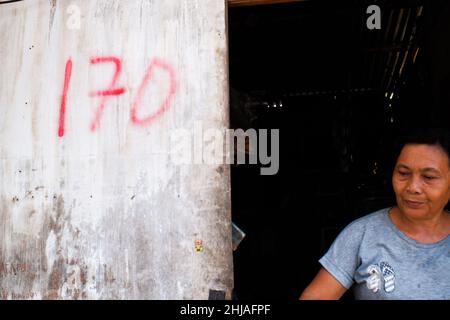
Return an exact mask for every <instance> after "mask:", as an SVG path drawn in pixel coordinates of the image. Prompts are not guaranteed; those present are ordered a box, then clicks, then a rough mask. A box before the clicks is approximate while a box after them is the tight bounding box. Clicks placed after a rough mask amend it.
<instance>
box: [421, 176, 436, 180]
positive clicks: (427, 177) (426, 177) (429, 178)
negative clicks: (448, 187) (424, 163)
mask: <svg viewBox="0 0 450 320" xmlns="http://www.w3.org/2000/svg"><path fill="white" fill-rule="evenodd" d="M424 178H425V179H426V180H434V179H436V177H432V176H424Z"/></svg>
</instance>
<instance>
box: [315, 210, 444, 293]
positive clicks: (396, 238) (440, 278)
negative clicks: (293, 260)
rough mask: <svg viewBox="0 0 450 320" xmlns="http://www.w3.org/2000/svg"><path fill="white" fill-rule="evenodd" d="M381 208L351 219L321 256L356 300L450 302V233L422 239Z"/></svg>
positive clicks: (321, 260)
mask: <svg viewBox="0 0 450 320" xmlns="http://www.w3.org/2000/svg"><path fill="white" fill-rule="evenodd" d="M388 211H389V209H388V208H386V209H382V210H379V211H377V212H374V213H372V214H369V215H367V216H364V217H362V218H359V219H357V220H355V221H353V222H352V223H350V224H349V225H348V226H347V227H346V228H345V229H344V230H343V231H342V232H341V233H340V234H339V236H338V237H337V238H336V240H335V241H334V242H333V244H332V245H331V247H330V249H329V250H328V252H327V253H326V254H325V255H324V256H323V257H322V258H321V259H320V261H319V262H320V263H321V264H322V266H323V267H324V268H325V269H326V270H327V271H328V272H330V273H331V274H332V275H333V276H334V277H335V278H336V279H337V280H338V281H339V282H340V283H341V284H342V285H343V286H344V287H346V288H347V289H349V288H350V287H351V286H352V285H353V284H354V293H355V298H356V299H358V300H380V299H381V300H382V299H414V300H428V299H433V300H438V299H439V300H440V299H446V300H450V236H447V237H446V238H445V239H443V240H441V241H439V242H436V243H432V244H423V243H419V242H417V241H415V240H413V239H411V238H409V237H408V236H406V235H405V234H404V233H403V232H401V231H400V230H399V229H398V228H397V227H396V226H395V225H394V224H393V223H392V221H391V219H390V217H389V215H388Z"/></svg>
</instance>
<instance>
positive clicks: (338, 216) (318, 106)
mask: <svg viewBox="0 0 450 320" xmlns="http://www.w3.org/2000/svg"><path fill="white" fill-rule="evenodd" d="M371 4H376V5H378V6H380V8H381V19H382V23H381V29H380V30H377V29H375V30H369V29H368V28H367V27H366V20H367V18H368V16H369V14H367V13H366V8H367V7H368V6H369V5H371ZM228 28H229V50H230V51H229V66H230V109H231V128H242V129H248V128H255V129H259V128H279V129H280V169H279V171H278V173H277V174H276V175H273V176H262V175H260V171H259V166H258V165H239V166H235V165H233V166H232V171H231V190H232V218H233V222H234V223H235V224H236V225H237V226H238V227H240V228H241V229H242V230H243V231H244V232H245V233H246V237H245V238H244V240H243V241H242V242H241V244H240V245H239V247H238V248H237V250H236V251H235V252H234V274H235V291H234V293H235V295H234V297H235V299H253V298H262V299H264V298H268V299H297V298H298V297H299V295H300V293H301V292H302V290H303V289H304V288H305V287H306V286H307V285H308V283H309V282H310V281H311V280H312V279H313V277H314V276H315V274H316V273H317V271H318V270H319V267H320V266H319V263H318V259H319V258H320V257H321V256H322V255H323V254H324V253H325V251H326V250H327V248H328V247H329V245H330V244H331V242H332V241H333V239H334V238H335V237H336V235H337V234H338V233H339V231H341V230H342V228H343V227H344V226H345V225H346V224H348V223H349V222H350V221H352V220H354V219H355V218H358V217H360V216H362V215H365V214H367V213H370V212H373V211H375V210H377V209H381V208H384V207H387V206H391V205H393V204H394V203H395V202H394V197H393V193H392V188H391V182H390V179H391V178H390V175H391V169H392V166H393V164H394V163H393V162H394V160H395V156H396V155H395V154H394V152H393V147H392V146H393V143H392V142H393V141H394V140H395V137H396V136H397V135H398V134H399V133H401V132H402V131H403V130H405V129H408V128H411V127H430V126H436V127H449V125H450V114H449V103H450V90H449V86H450V63H449V61H450V8H449V2H448V1H444V0H433V1H424V0H423V1H385V0H383V1H381V0H378V1H375V0H371V1H339V0H335V1H319V0H310V1H303V2H298V3H290V4H277V5H258V6H244V7H230V8H229V10H228ZM344 299H352V293H351V291H349V292H348V293H347V294H346V295H345V297H344Z"/></svg>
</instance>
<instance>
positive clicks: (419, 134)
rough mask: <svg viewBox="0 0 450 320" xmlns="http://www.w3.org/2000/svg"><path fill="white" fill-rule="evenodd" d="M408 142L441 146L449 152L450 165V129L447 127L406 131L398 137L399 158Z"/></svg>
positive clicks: (397, 149) (397, 151)
mask: <svg viewBox="0 0 450 320" xmlns="http://www.w3.org/2000/svg"><path fill="white" fill-rule="evenodd" d="M407 144H426V145H430V146H439V147H441V148H442V150H444V152H445V153H446V154H447V158H448V159H449V165H450V131H449V130H448V129H447V128H416V129H412V130H408V131H406V132H404V133H403V134H402V135H400V137H399V138H398V139H397V143H396V148H395V149H396V154H397V158H398V156H399V155H400V152H401V151H402V149H403V147H404V146H406V145H407Z"/></svg>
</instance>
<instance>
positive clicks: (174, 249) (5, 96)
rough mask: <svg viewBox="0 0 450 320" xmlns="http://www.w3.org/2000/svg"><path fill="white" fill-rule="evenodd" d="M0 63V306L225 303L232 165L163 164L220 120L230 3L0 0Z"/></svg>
mask: <svg viewBox="0 0 450 320" xmlns="http://www.w3.org/2000/svg"><path fill="white" fill-rule="evenodd" d="M78 13H79V20H78V19H77V15H78ZM0 57H1V61H2V62H1V64H0V299H2V298H3V299H5V298H6V299H208V296H209V292H210V290H219V291H225V292H227V294H228V297H229V293H230V290H231V288H232V286H233V279H232V247H231V216H230V184H229V168H228V167H227V166H225V165H220V164H219V165H175V164H173V163H172V162H171V160H170V155H169V146H170V141H169V140H170V139H169V138H170V133H171V132H172V131H173V130H174V129H176V128H185V129H190V128H192V127H193V126H194V124H195V123H197V122H198V121H201V123H202V125H203V127H208V128H225V127H227V125H228V98H227V96H228V86H227V83H228V74H227V58H226V57H227V51H226V21H225V2H224V1H223V0H164V1H154V0H126V1H125V0H122V1H121V0H89V1H85V0H70V1H69V0H57V1H56V0H26V1H23V2H19V3H12V4H6V5H0ZM114 78H116V79H115V81H114ZM196 244H197V246H196Z"/></svg>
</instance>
